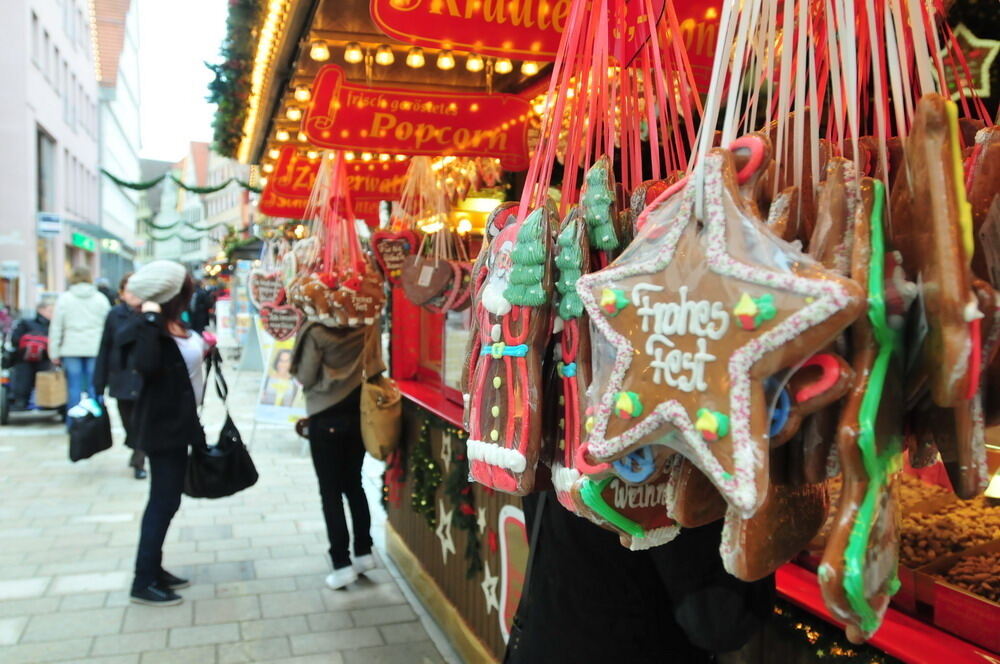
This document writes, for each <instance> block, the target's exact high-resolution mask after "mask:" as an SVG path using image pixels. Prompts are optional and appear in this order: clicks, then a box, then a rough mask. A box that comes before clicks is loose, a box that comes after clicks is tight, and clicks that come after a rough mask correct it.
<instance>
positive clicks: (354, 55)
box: [344, 42, 365, 65]
mask: <svg viewBox="0 0 1000 664" xmlns="http://www.w3.org/2000/svg"><path fill="white" fill-rule="evenodd" d="M364 59H365V53H364V51H362V50H361V44H359V43H358V42H348V43H347V45H346V46H345V47H344V62H349V63H351V64H352V65H356V64H358V63H359V62H361V61H362V60H364Z"/></svg>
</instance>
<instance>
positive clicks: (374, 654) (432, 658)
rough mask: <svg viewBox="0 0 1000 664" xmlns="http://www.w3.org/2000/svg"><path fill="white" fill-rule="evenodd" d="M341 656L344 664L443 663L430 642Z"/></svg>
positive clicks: (355, 652)
mask: <svg viewBox="0 0 1000 664" xmlns="http://www.w3.org/2000/svg"><path fill="white" fill-rule="evenodd" d="M343 655H344V664H442V663H443V662H444V660H443V659H441V655H440V654H439V653H438V651H437V648H435V647H434V644H433V643H431V642H430V641H422V642H420V643H407V644H395V645H388V646H379V647H376V648H362V649H360V650H345V651H344V652H343Z"/></svg>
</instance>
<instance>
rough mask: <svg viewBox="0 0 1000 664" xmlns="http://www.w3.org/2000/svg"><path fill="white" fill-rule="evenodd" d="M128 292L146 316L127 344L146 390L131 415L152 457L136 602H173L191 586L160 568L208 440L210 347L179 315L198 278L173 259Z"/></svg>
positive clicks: (147, 271)
mask: <svg viewBox="0 0 1000 664" xmlns="http://www.w3.org/2000/svg"><path fill="white" fill-rule="evenodd" d="M127 290H128V291H129V292H131V293H132V294H133V295H135V296H136V297H139V298H140V299H142V306H141V308H140V310H141V313H140V314H139V315H138V316H136V317H134V318H133V319H132V320H130V321H129V322H128V323H126V325H125V327H124V329H123V331H122V341H123V343H125V344H130V345H132V349H131V352H132V358H133V359H134V366H135V368H136V370H137V371H138V372H139V374H140V375H141V376H142V389H141V390H140V392H139V397H138V399H137V400H136V402H135V411H134V412H133V414H132V424H133V431H134V433H135V437H136V444H137V445H138V447H139V448H140V449H141V450H143V451H144V452H145V453H146V455H147V456H148V458H149V472H150V483H149V502H148V503H147V504H146V511H145V513H144V514H143V517H142V530H141V532H140V536H139V551H138V553H137V555H136V562H135V579H134V580H133V582H132V593H131V599H132V601H133V602H136V603H140V604H149V605H154V606H170V605H173V604H179V603H180V602H181V597H180V595H178V594H177V593H175V592H174V591H175V590H176V589H178V588H182V587H185V586H187V585H188V582H187V581H186V580H184V579H179V578H177V577H175V576H173V575H172V574H170V573H169V572H166V571H165V570H164V569H163V566H162V559H163V541H164V539H166V536H167V529H168V528H169V527H170V521H171V519H172V518H173V516H174V514H175V513H176V512H177V509H178V508H179V507H180V503H181V493H182V491H183V489H184V476H185V473H186V471H187V458H188V446H189V445H191V444H193V443H202V444H203V443H204V440H205V433H204V430H203V429H202V427H201V422H200V421H199V419H198V404H199V403H200V402H201V394H202V391H203V390H204V378H203V376H204V373H203V368H202V366H203V363H204V358H205V355H206V345H205V342H204V341H203V340H202V338H201V336H200V335H198V333H197V332H192V331H190V330H188V329H187V328H185V326H184V324H183V323H182V322H181V314H182V313H183V312H184V310H185V309H186V307H187V303H188V302H189V301H190V299H191V293H192V292H193V290H194V283H193V281H192V279H191V276H190V275H189V274H188V273H187V270H186V269H185V268H184V266H182V265H181V264H179V263H175V262H173V261H154V262H152V263H149V264H148V265H146V266H144V267H143V268H141V269H140V270H139V271H138V272H136V273H135V274H134V275H132V277H131V278H130V279H129V282H128V285H127Z"/></svg>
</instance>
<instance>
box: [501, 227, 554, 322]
mask: <svg viewBox="0 0 1000 664" xmlns="http://www.w3.org/2000/svg"><path fill="white" fill-rule="evenodd" d="M545 215H546V212H545V209H544V208H538V209H537V210H535V211H534V212H532V213H531V214H529V215H528V218H527V219H525V220H524V222H523V223H522V224H521V227H520V228H519V229H518V231H517V239H516V241H515V242H514V250H513V251H512V252H511V255H510V258H511V262H512V263H513V267H512V268H511V271H510V285H508V286H507V289H506V290H505V291H504V297H506V298H507V300H508V301H509V302H510V303H511V304H514V305H519V306H522V307H540V306H541V305H543V304H545V302H546V300H547V299H548V296H547V294H546V293H545V289H543V288H542V280H543V279H544V278H545V260H546V258H547V257H548V256H547V249H546V244H545V236H544V235H543V233H547V232H548V224H547V223H546V220H545Z"/></svg>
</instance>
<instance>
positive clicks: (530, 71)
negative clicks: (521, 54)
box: [521, 61, 539, 76]
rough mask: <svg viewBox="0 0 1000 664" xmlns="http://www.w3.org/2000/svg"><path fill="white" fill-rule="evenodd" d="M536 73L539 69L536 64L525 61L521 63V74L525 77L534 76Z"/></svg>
mask: <svg viewBox="0 0 1000 664" xmlns="http://www.w3.org/2000/svg"><path fill="white" fill-rule="evenodd" d="M538 71H539V67H538V63H537V62H531V61H527V62H522V63H521V73H522V74H524V75H525V76H534V75H535V74H537V73H538Z"/></svg>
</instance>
